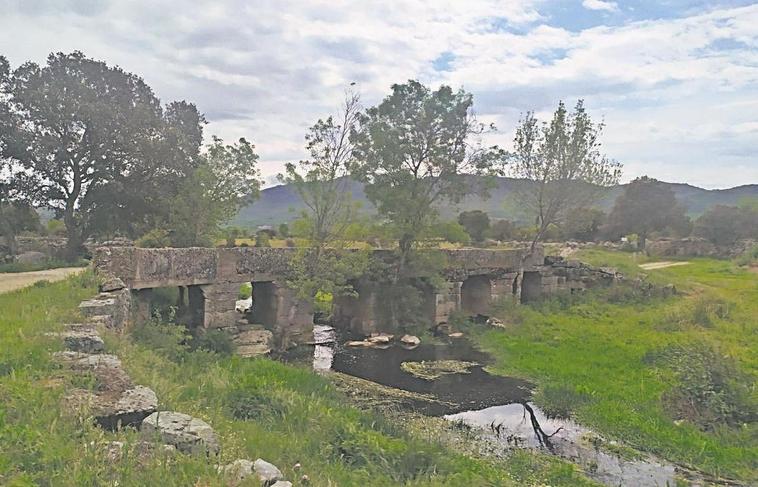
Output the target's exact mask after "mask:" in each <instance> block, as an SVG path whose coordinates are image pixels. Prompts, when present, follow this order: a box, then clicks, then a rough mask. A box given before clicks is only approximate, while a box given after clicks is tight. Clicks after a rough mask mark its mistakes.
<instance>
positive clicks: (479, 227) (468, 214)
mask: <svg viewBox="0 0 758 487" xmlns="http://www.w3.org/2000/svg"><path fill="white" fill-rule="evenodd" d="M458 223H460V224H461V225H462V226H463V227H464V228H465V229H466V233H468V234H469V235H470V236H471V238H472V239H473V240H474V242H481V241H482V240H484V234H485V233H486V232H487V230H489V228H490V217H489V216H487V213H485V212H483V211H481V210H471V211H464V212H462V213H461V214H460V215H458Z"/></svg>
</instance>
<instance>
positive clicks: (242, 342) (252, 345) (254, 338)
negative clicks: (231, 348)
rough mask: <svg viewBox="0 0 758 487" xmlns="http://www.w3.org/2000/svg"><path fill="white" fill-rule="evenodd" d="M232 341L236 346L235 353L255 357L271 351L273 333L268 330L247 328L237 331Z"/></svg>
mask: <svg viewBox="0 0 758 487" xmlns="http://www.w3.org/2000/svg"><path fill="white" fill-rule="evenodd" d="M234 343H235V345H236V347H237V349H236V352H237V355H241V356H243V357H257V356H259V355H266V354H268V353H270V352H271V347H272V346H273V343H274V334H273V333H272V332H271V331H269V330H263V329H248V330H244V331H241V332H239V334H238V335H237V336H236V337H235V339H234Z"/></svg>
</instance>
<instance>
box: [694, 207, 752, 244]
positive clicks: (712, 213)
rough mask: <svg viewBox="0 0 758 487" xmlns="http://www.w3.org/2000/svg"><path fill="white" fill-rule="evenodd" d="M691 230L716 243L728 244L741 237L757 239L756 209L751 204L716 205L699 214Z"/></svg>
mask: <svg viewBox="0 0 758 487" xmlns="http://www.w3.org/2000/svg"><path fill="white" fill-rule="evenodd" d="M693 232H694V234H695V235H697V236H698V237H703V238H706V239H708V240H710V241H711V242H713V243H714V244H716V245H730V244H733V243H734V242H735V241H737V240H739V239H743V238H752V239H758V209H756V208H754V207H753V206H751V205H744V206H724V205H716V206H714V207H712V208H709V209H708V211H706V212H705V213H703V214H702V215H700V217H699V218H698V219H697V220H696V221H695V227H694V230H693Z"/></svg>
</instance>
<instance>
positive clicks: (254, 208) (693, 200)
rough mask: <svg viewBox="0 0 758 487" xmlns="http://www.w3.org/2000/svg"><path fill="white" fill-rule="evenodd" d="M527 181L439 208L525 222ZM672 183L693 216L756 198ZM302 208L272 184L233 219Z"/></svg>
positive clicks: (504, 182)
mask: <svg viewBox="0 0 758 487" xmlns="http://www.w3.org/2000/svg"><path fill="white" fill-rule="evenodd" d="M528 184H529V182H528V181H526V180H523V179H513V178H497V180H496V186H495V187H494V188H493V189H491V190H490V197H489V198H487V199H482V198H480V197H469V198H466V199H465V200H464V201H462V202H461V203H460V204H459V205H455V206H453V205H446V206H444V207H442V208H440V212H441V214H442V216H443V217H444V218H454V217H455V216H457V215H458V213H460V212H461V211H464V210H474V209H478V210H482V211H486V212H487V213H488V214H489V215H490V217H491V218H496V219H499V218H506V219H509V220H514V221H521V222H523V221H525V215H523V213H522V212H521V211H520V209H519V205H518V201H517V200H516V198H517V197H518V194H519V188H524V186H525V185H528ZM663 184H667V185H669V186H671V188H672V189H673V190H674V193H675V194H676V198H677V200H678V201H679V203H680V204H682V206H684V207H685V208H686V211H687V213H688V214H689V215H690V216H693V217H696V216H698V215H700V214H701V213H703V212H704V211H705V210H707V209H708V208H710V207H711V206H714V205H719V204H721V205H735V204H737V202H738V201H739V200H740V199H742V198H744V197H753V198H758V184H748V185H744V186H737V187H735V188H729V189H711V190H709V189H703V188H698V187H696V186H691V185H689V184H681V183H663ZM624 186H625V185H623V184H622V185H618V186H614V187H613V188H611V189H609V190H608V192H607V193H606V194H605V195H604V196H603V197H602V198H601V199H600V200H599V201H598V203H597V204H596V207H598V208H600V209H603V210H605V211H609V210H610V209H611V207H612V206H613V202H614V201H615V200H616V197H617V196H618V195H619V194H620V193H621V192H622V191H623V190H624ZM348 187H349V190H350V192H351V194H352V197H353V200H355V201H360V202H361V203H362V208H363V210H362V211H364V212H366V213H372V212H373V211H374V207H373V205H372V204H371V203H370V202H369V201H368V200H367V199H366V195H365V193H364V192H363V185H362V184H361V183H359V182H356V181H351V182H350V185H349V186H348ZM302 209H303V204H302V202H301V201H300V197H299V196H298V194H297V191H296V190H295V188H294V187H291V186H289V185H279V186H273V187H271V188H266V189H264V190H263V191H261V197H260V199H259V200H258V201H256V202H255V203H253V204H252V205H250V206H246V207H245V208H242V209H241V210H240V212H239V214H238V215H237V217H236V218H235V220H234V222H233V223H234V224H235V225H241V226H256V225H271V224H279V223H282V222H289V221H292V220H294V219H295V218H297V217H298V216H299V214H300V212H301V211H302Z"/></svg>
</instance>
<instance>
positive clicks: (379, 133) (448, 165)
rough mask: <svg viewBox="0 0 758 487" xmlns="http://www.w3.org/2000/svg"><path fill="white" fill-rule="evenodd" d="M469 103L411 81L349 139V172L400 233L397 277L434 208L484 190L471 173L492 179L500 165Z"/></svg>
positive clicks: (462, 95)
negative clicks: (484, 142) (352, 153)
mask: <svg viewBox="0 0 758 487" xmlns="http://www.w3.org/2000/svg"><path fill="white" fill-rule="evenodd" d="M472 105H473V97H472V95H471V94H470V93H467V92H465V91H463V90H458V91H453V90H452V89H451V88H450V87H449V86H441V87H440V88H439V89H438V90H436V91H431V90H430V89H429V88H427V87H426V86H424V85H422V84H421V83H419V82H418V81H413V80H411V81H408V82H407V83H405V84H396V85H393V86H392V93H391V94H390V95H389V96H387V97H386V98H385V99H384V100H383V101H382V102H381V103H380V104H379V105H377V106H375V107H373V108H370V109H368V110H367V111H366V113H365V114H364V115H363V116H362V117H361V121H360V122H361V124H360V125H361V130H360V132H358V133H356V134H354V135H353V137H351V139H353V140H354V141H355V149H356V157H355V163H354V164H353V168H352V174H353V175H354V177H355V178H356V179H358V180H360V181H362V182H363V183H364V184H365V190H366V195H367V197H368V199H369V200H370V201H371V202H372V203H374V204H375V205H376V207H377V209H378V211H379V213H380V214H381V215H382V216H384V217H386V218H387V219H388V220H389V221H390V222H391V223H392V225H393V226H394V227H395V229H396V231H397V234H398V237H399V252H400V259H399V262H400V264H399V267H398V276H399V274H401V273H402V270H403V269H404V267H405V264H406V263H407V259H408V256H409V255H410V253H411V251H412V250H413V248H414V245H415V243H416V241H417V240H418V237H419V235H421V234H422V233H423V232H424V231H425V230H426V229H427V228H428V227H429V226H430V225H431V224H432V223H433V222H434V220H435V219H436V217H437V214H438V211H437V206H438V205H439V204H440V203H442V202H443V201H449V202H452V203H457V202H459V201H460V200H461V199H462V198H463V197H464V196H466V195H469V194H472V193H475V192H477V191H480V192H484V190H485V189H486V188H483V187H481V186H479V187H477V186H476V183H475V182H474V180H473V179H472V178H469V177H467V175H468V174H479V175H481V174H490V173H492V172H493V168H494V167H496V166H497V164H498V163H500V162H502V160H503V157H504V153H503V151H501V150H499V149H498V148H497V147H489V148H485V147H483V146H482V144H481V140H480V137H479V136H480V135H482V134H483V133H484V132H486V131H487V130H489V129H492V127H489V129H488V127H486V126H485V125H483V124H481V123H479V122H477V120H476V118H475V117H474V114H473V111H472Z"/></svg>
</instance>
